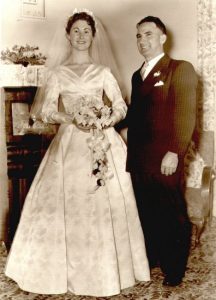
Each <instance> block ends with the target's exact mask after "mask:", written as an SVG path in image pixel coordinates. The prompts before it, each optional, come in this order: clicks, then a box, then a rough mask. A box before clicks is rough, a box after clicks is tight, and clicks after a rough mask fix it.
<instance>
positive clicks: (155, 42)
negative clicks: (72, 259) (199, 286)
mask: <svg viewBox="0 0 216 300" xmlns="http://www.w3.org/2000/svg"><path fill="white" fill-rule="evenodd" d="M136 37H137V46H138V50H139V52H140V54H141V55H143V56H144V60H145V62H144V63H143V65H142V67H141V68H140V69H139V70H137V71H136V72H135V73H134V74H133V77H132V96H131V105H130V107H129V110H128V115H127V120H128V156H127V171H129V172H130V173H131V177H132V182H133V187H134V191H135V195H136V200H137V207H138V211H139V216H140V220H141V224H142V227H143V231H144V235H145V241H146V248H147V254H148V259H149V263H150V266H151V267H154V266H157V265H158V264H159V265H160V267H161V269H162V271H163V273H164V276H165V278H164V281H163V284H164V285H169V286H176V285H179V284H180V283H181V281H182V278H183V277H184V274H185V269H186V264H187V258H188V253H189V247H190V233H191V232H190V231H191V226H190V222H189V219H188V216H187V210H186V204H185V199H184V196H183V193H182V190H181V180H182V173H183V161H184V155H185V153H186V151H187V148H188V145H189V142H190V140H191V137H192V134H193V130H194V127H195V119H196V89H197V76H196V73H195V71H194V68H193V66H192V65H191V64H190V63H189V62H187V61H183V60H174V59H171V58H170V57H169V56H168V55H167V54H165V53H164V43H165V41H166V39H167V35H166V27H165V25H164V24H163V23H162V21H161V20H160V19H159V18H157V17H152V16H148V17H146V18H144V19H142V20H141V21H140V22H139V23H138V24H137V35H136Z"/></svg>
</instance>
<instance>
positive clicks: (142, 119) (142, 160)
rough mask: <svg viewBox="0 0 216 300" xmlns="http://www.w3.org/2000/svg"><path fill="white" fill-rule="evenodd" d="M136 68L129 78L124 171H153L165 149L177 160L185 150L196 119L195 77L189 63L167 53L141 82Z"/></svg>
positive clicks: (159, 165) (159, 162)
mask: <svg viewBox="0 0 216 300" xmlns="http://www.w3.org/2000/svg"><path fill="white" fill-rule="evenodd" d="M140 69H141V68H140ZM140 69H139V70H137V71H136V72H135V73H134V74H133V77H132V95H131V104H130V106H129V109H128V114H127V125H128V155H127V171H138V170H139V171H141V172H153V173H154V172H156V173H157V172H160V167H161V160H162V158H163V157H164V155H165V154H166V153H167V152H168V151H172V152H175V153H177V154H178V155H179V158H180V159H181V158H183V157H184V155H185V153H186V151H187V148H188V145H189V143H190V140H191V137H192V134H193V131H194V128H195V122H196V94H197V93H196V90H197V82H198V80H197V75H196V73H195V70H194V68H193V66H192V65H191V63H189V62H187V61H183V60H174V59H171V58H170V57H169V56H168V55H164V56H163V57H162V58H161V59H160V60H159V61H158V63H157V64H156V65H155V66H154V68H153V69H152V70H151V72H150V73H149V74H148V76H147V77H146V79H145V80H144V81H143V80H142V78H141V75H140Z"/></svg>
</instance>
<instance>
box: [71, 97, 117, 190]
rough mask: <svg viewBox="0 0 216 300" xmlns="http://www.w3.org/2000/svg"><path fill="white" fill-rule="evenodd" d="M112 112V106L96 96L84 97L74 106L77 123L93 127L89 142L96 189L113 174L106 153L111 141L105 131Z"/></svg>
mask: <svg viewBox="0 0 216 300" xmlns="http://www.w3.org/2000/svg"><path fill="white" fill-rule="evenodd" d="M111 114H112V107H111V106H108V105H106V104H104V103H103V102H102V101H101V100H99V99H97V98H96V97H92V98H91V97H89V96H88V97H82V98H81V99H79V101H77V103H76V105H75V106H74V108H73V116H74V118H75V120H76V123H77V124H78V125H81V126H86V127H87V128H89V127H90V128H91V129H90V132H91V137H89V138H88V139H87V144H88V146H89V148H90V149H91V153H92V175H93V176H95V177H96V189H97V188H98V187H100V186H104V185H105V182H106V179H108V178H111V177H112V176H113V174H112V173H111V172H110V171H109V166H108V160H107V155H106V152H107V151H108V149H109V148H110V143H109V142H108V141H107V139H106V136H105V134H104V132H103V128H106V126H109V124H110V117H111Z"/></svg>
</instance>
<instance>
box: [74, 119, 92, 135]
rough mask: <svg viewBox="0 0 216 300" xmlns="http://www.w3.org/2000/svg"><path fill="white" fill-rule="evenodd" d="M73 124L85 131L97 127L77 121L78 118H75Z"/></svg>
mask: <svg viewBox="0 0 216 300" xmlns="http://www.w3.org/2000/svg"><path fill="white" fill-rule="evenodd" d="M73 124H74V125H75V126H76V127H77V128H78V129H80V130H82V131H84V132H90V130H91V129H93V128H96V127H95V126H93V125H82V124H80V123H77V121H76V119H75V118H74V119H73Z"/></svg>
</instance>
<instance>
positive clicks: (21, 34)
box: [1, 0, 197, 97]
mask: <svg viewBox="0 0 216 300" xmlns="http://www.w3.org/2000/svg"><path fill="white" fill-rule="evenodd" d="M19 4H20V0H2V5H3V9H1V11H2V12H3V13H2V18H1V19H2V47H3V48H5V47H6V46H8V47H11V46H13V45H14V44H18V45H25V44H26V43H28V44H30V45H37V46H39V47H40V49H41V51H42V52H43V53H44V54H46V50H47V48H48V47H49V43H50V40H51V38H52V35H53V33H54V32H55V29H56V27H57V24H58V21H59V20H60V19H63V20H64V19H67V16H69V15H70V14H71V12H72V11H73V9H74V8H75V7H79V8H83V7H85V8H88V9H90V10H92V11H93V12H94V13H95V15H97V16H98V17H99V18H100V19H101V20H102V21H103V23H104V25H105V27H106V29H107V31H108V34H109V37H110V40H111V42H112V47H113V50H114V53H115V56H116V58H117V63H118V65H119V68H120V70H121V74H122V77H123V81H124V82H125V85H126V89H127V94H128V97H129V96H130V79H131V75H132V73H133V71H134V70H135V69H137V68H138V67H139V66H140V64H141V63H142V57H141V56H140V54H139V53H138V50H137V47H136V23H137V22H138V21H139V20H140V19H141V18H143V17H144V16H147V15H154V16H158V17H160V18H161V19H162V20H163V21H164V22H165V24H166V25H167V28H168V31H169V37H170V42H171V43H170V44H169V45H168V46H171V51H170V54H171V55H172V56H173V57H174V58H181V59H186V60H189V61H191V62H192V63H193V64H194V66H195V67H196V66H197V29H196V28H197V27H196V25H197V19H196V13H197V12H196V0H190V1H188V0H154V1H152V0H133V1H131V0H109V1H107V2H105V1H100V0H61V1H53V0H45V7H46V18H45V19H44V20H41V19H36V20H31V19H22V18H21V17H20V15H19V14H20V9H19ZM169 48H170V47H169Z"/></svg>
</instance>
